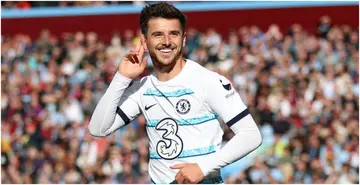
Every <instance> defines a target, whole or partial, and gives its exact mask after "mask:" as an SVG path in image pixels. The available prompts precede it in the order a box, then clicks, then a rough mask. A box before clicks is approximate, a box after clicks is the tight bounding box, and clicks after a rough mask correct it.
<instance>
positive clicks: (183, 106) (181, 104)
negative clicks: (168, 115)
mask: <svg viewBox="0 0 360 185" xmlns="http://www.w3.org/2000/svg"><path fill="white" fill-rule="evenodd" d="M190 108H191V105H190V102H189V101H188V100H185V99H181V100H179V101H178V102H177V103H176V111H177V112H178V113H180V114H186V113H188V112H189V111H190Z"/></svg>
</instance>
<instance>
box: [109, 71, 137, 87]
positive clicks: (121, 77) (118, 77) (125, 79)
mask: <svg viewBox="0 0 360 185" xmlns="http://www.w3.org/2000/svg"><path fill="white" fill-rule="evenodd" d="M113 80H116V81H120V82H123V83H125V84H127V85H129V84H130V83H131V81H132V79H131V78H128V77H126V76H124V75H122V74H121V73H120V72H119V71H116V73H115V76H114V79H113Z"/></svg>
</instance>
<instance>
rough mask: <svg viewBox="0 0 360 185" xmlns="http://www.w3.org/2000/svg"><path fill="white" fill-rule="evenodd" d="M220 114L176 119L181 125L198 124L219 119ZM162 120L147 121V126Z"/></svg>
mask: <svg viewBox="0 0 360 185" xmlns="http://www.w3.org/2000/svg"><path fill="white" fill-rule="evenodd" d="M218 117H219V115H217V114H213V113H212V114H205V115H204V116H201V117H197V118H190V119H176V120H175V121H176V122H177V124H178V125H179V126H192V125H198V124H201V123H205V122H208V121H211V120H214V119H217V118H218ZM159 121H160V120H158V119H151V120H148V121H147V122H146V126H147V127H156V125H157V124H158V123H159Z"/></svg>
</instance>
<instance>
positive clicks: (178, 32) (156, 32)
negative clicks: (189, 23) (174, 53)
mask: <svg viewBox="0 0 360 185" xmlns="http://www.w3.org/2000/svg"><path fill="white" fill-rule="evenodd" d="M162 33H163V32H161V31H155V32H152V33H151V35H156V34H162ZM170 33H172V34H174V33H175V34H181V32H180V31H179V30H172V31H170Z"/></svg>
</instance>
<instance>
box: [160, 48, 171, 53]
mask: <svg viewBox="0 0 360 185" xmlns="http://www.w3.org/2000/svg"><path fill="white" fill-rule="evenodd" d="M160 51H161V52H164V53H169V52H170V51H171V49H161V50H160Z"/></svg>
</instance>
